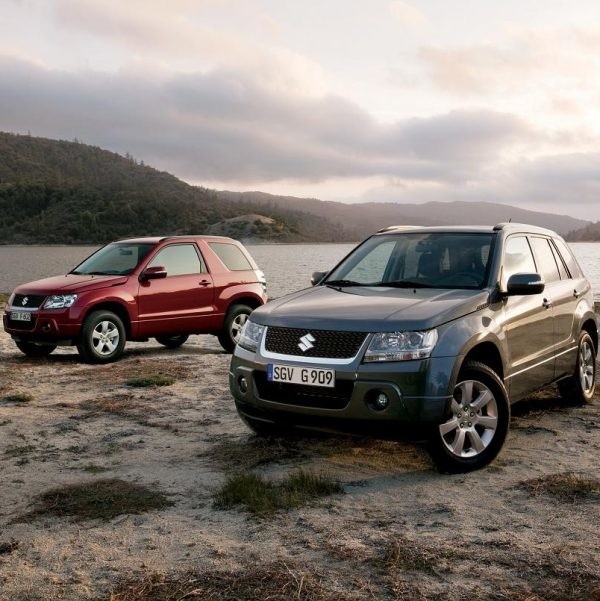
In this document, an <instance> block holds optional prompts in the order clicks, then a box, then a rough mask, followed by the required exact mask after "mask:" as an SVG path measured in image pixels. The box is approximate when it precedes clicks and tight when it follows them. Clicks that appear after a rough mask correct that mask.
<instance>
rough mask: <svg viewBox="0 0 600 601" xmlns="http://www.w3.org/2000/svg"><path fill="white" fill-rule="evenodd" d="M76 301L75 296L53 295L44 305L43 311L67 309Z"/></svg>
mask: <svg viewBox="0 0 600 601" xmlns="http://www.w3.org/2000/svg"><path fill="white" fill-rule="evenodd" d="M76 300H77V295H76V294H53V295H52V296H49V297H48V299H47V300H46V302H45V303H44V309H68V308H69V307H70V306H71V305H72V304H73V303H74V302H75V301H76Z"/></svg>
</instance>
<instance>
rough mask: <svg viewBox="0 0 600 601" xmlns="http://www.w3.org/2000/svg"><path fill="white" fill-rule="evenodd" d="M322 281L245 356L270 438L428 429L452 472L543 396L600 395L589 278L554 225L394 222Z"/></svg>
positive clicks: (243, 393) (245, 398) (239, 398)
mask: <svg viewBox="0 0 600 601" xmlns="http://www.w3.org/2000/svg"><path fill="white" fill-rule="evenodd" d="M313 284H315V285H314V286H313V287H312V288H308V289H305V290H300V291H298V292H295V293H293V294H290V295H288V296H285V297H282V298H279V299H277V300H275V301H272V302H270V303H268V304H266V305H264V306H262V307H259V308H258V309H256V310H255V311H254V312H253V313H252V315H251V317H250V319H249V320H248V321H247V322H246V325H245V327H244V330H243V332H242V334H241V336H240V339H239V342H238V345H237V347H236V349H235V352H234V355H233V357H232V362H231V369H230V375H229V383H230V389H231V392H232V394H233V396H234V398H235V403H236V406H237V410H238V412H239V414H240V416H241V418H242V419H243V420H244V421H245V422H246V424H248V426H249V427H250V428H251V429H252V430H254V431H255V432H256V433H257V434H260V435H272V434H280V435H281V434H282V433H284V432H285V431H287V430H289V429H290V428H292V427H302V428H316V429H325V430H332V429H333V430H340V431H357V430H358V431H360V432H361V433H365V432H372V433H374V434H375V435H378V436H383V435H389V434H390V433H392V434H397V433H399V432H401V431H402V430H405V431H406V430H407V431H408V432H409V433H410V434H412V435H413V436H416V435H417V434H419V435H421V434H422V433H425V434H426V435H427V437H428V439H429V440H430V442H431V444H430V448H431V452H432V456H433V458H434V460H435V462H436V464H437V465H438V467H439V468H440V469H441V470H442V471H447V472H465V471H469V470H473V469H477V468H480V467H482V466H484V465H486V464H488V463H489V462H490V461H491V460H492V459H494V457H495V456H496V455H497V454H498V452H499V451H500V449H501V447H502V445H503V443H504V440H505V438H506V434H507V431H508V427H509V420H510V405H511V403H514V402H515V401H518V400H519V399H522V398H523V397H524V396H526V395H527V394H529V393H531V392H532V391H534V390H537V389H539V388H542V387H544V386H547V385H549V384H552V383H554V382H556V383H557V384H558V389H559V391H560V394H561V395H562V396H563V397H564V398H565V400H566V401H569V402H575V403H586V402H590V401H591V400H592V397H593V394H594V387H595V376H596V349H597V348H598V325H599V323H598V317H597V316H596V314H595V313H594V306H593V298H592V292H591V287H590V283H589V282H588V280H587V279H586V278H585V277H584V275H583V273H582V271H581V269H580V267H579V265H578V264H577V261H576V260H575V258H574V257H573V254H572V253H571V251H570V250H569V248H568V247H567V245H566V244H565V242H564V241H563V240H562V238H560V237H559V236H558V235H557V234H556V233H554V232H552V231H549V230H546V229H542V228H537V227H534V226H529V225H523V224H517V223H501V224H498V225H496V226H494V227H491V226H490V227H484V226H480V227H430V228H425V227H423V228H421V227H418V228H417V227H407V226H397V227H391V228H386V229H385V230H382V231H380V232H378V233H377V234H375V235H373V236H371V237H370V238H367V240H365V241H364V242H362V243H361V244H360V245H359V246H357V247H356V248H355V249H354V250H353V251H352V252H351V253H350V254H349V255H348V256H347V257H345V258H344V259H343V260H342V261H341V262H340V263H339V264H338V265H337V266H336V267H335V268H334V269H332V270H331V271H330V272H329V273H315V274H314V275H313Z"/></svg>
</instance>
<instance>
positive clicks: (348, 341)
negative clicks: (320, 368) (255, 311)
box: [265, 327, 367, 359]
mask: <svg viewBox="0 0 600 601" xmlns="http://www.w3.org/2000/svg"><path fill="white" fill-rule="evenodd" d="M366 336H367V334H366V332H338V331H337V330H304V329H300V328H276V327H269V328H267V338H266V340H265V348H266V349H267V351H269V352H270V353H279V354H280V355H298V356H300V357H323V358H327V359H351V358H352V357H355V356H356V354H357V353H358V350H359V349H360V347H361V345H362V343H363V342H364V340H365V338H366ZM304 337H309V338H305V340H307V342H308V343H309V344H308V345H307V344H304V345H303V346H304V348H306V347H307V346H309V347H310V348H306V350H305V351H303V350H302V349H301V348H300V346H298V345H300V344H302V342H303V341H302V340H301V338H304ZM310 345H312V346H310Z"/></svg>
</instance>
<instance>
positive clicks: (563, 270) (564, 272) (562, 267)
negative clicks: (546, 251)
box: [550, 243, 571, 280]
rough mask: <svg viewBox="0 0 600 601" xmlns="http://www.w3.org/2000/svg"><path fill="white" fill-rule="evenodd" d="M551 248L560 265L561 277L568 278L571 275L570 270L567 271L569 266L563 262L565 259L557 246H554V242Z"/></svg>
mask: <svg viewBox="0 0 600 601" xmlns="http://www.w3.org/2000/svg"><path fill="white" fill-rule="evenodd" d="M550 248H551V249H552V254H553V255H554V260H555V261H556V264H557V265H558V273H560V279H561V280H568V279H569V278H570V277H571V276H570V275H569V272H568V271H567V268H566V267H565V264H564V263H563V260H562V258H561V256H560V254H559V253H558V251H557V250H556V247H555V246H554V244H552V243H550Z"/></svg>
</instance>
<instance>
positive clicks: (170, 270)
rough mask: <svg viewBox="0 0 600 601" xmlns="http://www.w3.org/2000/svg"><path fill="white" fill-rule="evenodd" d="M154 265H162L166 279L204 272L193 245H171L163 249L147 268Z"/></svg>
mask: <svg viewBox="0 0 600 601" xmlns="http://www.w3.org/2000/svg"><path fill="white" fill-rule="evenodd" d="M155 265H162V266H163V267H164V268H165V269H166V270H167V277H171V276H174V275H189V274H193V273H203V272H204V271H206V269H204V265H203V264H202V262H201V261H200V257H199V256H198V252H197V251H196V249H195V247H194V245H193V244H173V245H171V246H167V247H165V248H163V249H162V250H160V251H159V252H158V253H157V254H156V256H155V257H154V258H153V259H152V261H150V263H149V264H148V267H153V266H155Z"/></svg>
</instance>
